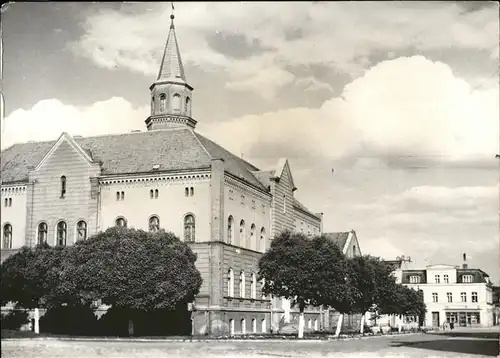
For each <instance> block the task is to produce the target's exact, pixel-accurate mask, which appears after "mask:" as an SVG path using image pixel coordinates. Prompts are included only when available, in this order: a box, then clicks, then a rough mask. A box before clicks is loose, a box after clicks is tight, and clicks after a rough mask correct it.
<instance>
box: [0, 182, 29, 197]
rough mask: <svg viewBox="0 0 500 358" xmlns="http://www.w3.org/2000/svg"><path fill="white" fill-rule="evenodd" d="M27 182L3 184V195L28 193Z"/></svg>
mask: <svg viewBox="0 0 500 358" xmlns="http://www.w3.org/2000/svg"><path fill="white" fill-rule="evenodd" d="M26 188H27V184H2V187H1V189H0V191H1V193H2V195H22V194H25V193H26Z"/></svg>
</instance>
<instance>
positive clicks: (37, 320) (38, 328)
mask: <svg viewBox="0 0 500 358" xmlns="http://www.w3.org/2000/svg"><path fill="white" fill-rule="evenodd" d="M34 318H35V333H36V334H39V333H40V325H39V321H40V312H39V311H38V308H35V314H34Z"/></svg>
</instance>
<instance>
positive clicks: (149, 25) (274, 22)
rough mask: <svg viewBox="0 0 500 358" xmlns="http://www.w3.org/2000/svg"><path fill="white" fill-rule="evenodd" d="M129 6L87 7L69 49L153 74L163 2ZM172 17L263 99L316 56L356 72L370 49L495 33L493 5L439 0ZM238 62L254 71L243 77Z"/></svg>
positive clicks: (493, 40) (423, 46)
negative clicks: (292, 69)
mask: <svg viewBox="0 0 500 358" xmlns="http://www.w3.org/2000/svg"><path fill="white" fill-rule="evenodd" d="M127 9H128V10H129V11H123V10H121V11H120V12H118V11H114V10H101V11H99V12H95V13H91V14H89V16H88V17H87V19H86V21H85V22H84V23H83V24H82V26H83V35H82V36H81V38H80V39H79V40H78V41H77V42H75V43H73V44H72V48H73V50H74V51H75V53H77V54H79V55H81V56H84V57H86V58H89V59H91V60H92V61H94V62H95V63H96V64H97V65H98V66H101V67H104V68H108V69H111V70H113V69H114V68H115V66H118V68H121V69H123V68H127V69H129V70H132V71H136V72H140V73H144V74H147V75H149V76H152V75H154V74H156V71H157V69H158V64H159V61H160V58H161V53H162V50H163V49H162V48H161V45H160V44H163V43H164V41H165V39H166V36H167V31H168V17H169V15H170V7H169V6H168V4H151V3H148V4H147V5H146V4H133V5H129V6H128V7H127ZM175 21H176V28H177V34H178V38H179V41H180V46H181V51H182V54H183V58H184V60H185V61H186V62H187V63H189V64H191V65H194V66H199V67H201V68H203V69H205V70H207V71H208V70H210V71H218V70H220V71H223V72H225V73H227V74H229V76H230V78H231V80H230V82H231V83H232V84H231V85H228V88H232V89H234V90H242V89H245V90H253V91H256V92H257V93H260V94H262V95H263V96H265V97H266V96H267V97H269V96H271V95H272V94H274V93H276V91H277V90H278V89H279V88H281V87H282V86H286V85H289V84H290V83H291V82H292V75H291V74H290V73H285V68H286V67H287V66H297V65H306V66H312V65H317V64H322V65H324V66H328V67H329V68H330V69H333V70H335V71H337V72H341V73H347V74H350V75H351V76H352V77H353V78H354V77H357V76H358V75H362V74H363V71H364V70H365V69H366V67H367V66H369V65H370V63H369V61H367V60H366V59H367V58H368V57H369V56H370V54H372V53H375V52H380V51H382V52H385V53H387V52H392V53H394V52H397V51H401V50H407V49H411V50H412V51H414V52H416V53H419V52H421V51H429V50H439V51H441V50H443V49H449V50H475V51H476V50H477V51H487V52H488V53H490V52H491V51H492V49H494V48H495V46H496V45H497V38H498V11H497V9H495V7H483V8H481V9H479V10H477V11H473V12H470V11H469V12H468V11H464V10H463V8H462V7H460V6H459V5H457V4H455V3H446V2H434V3H431V4H428V3H397V2H385V3H384V2H371V3H370V2H367V3H363V4H362V5H360V4H359V3H353V2H344V3H341V2H337V3H335V2H316V3H294V4H293V5H290V4H286V3H259V2H255V3H254V2H245V3H224V4H218V3H185V4H184V3H183V4H179V5H178V6H177V8H176V20H175ZM110 24H111V25H110ZM275 49H279V50H275ZM263 59H264V60H263ZM363 59H365V61H363ZM492 60H494V58H492ZM256 66H257V68H255V67H256ZM242 68H252V69H253V70H252V71H248V72H247V73H246V74H245V76H242V73H241V69H242ZM261 71H263V72H261ZM273 72H275V73H273ZM263 73H265V75H264V74H263ZM233 77H239V78H238V79H237V80H235V78H233ZM242 77H243V78H242ZM263 86H265V87H268V88H266V89H263V88H262V87H263ZM267 97H266V98H267Z"/></svg>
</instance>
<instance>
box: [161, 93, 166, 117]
mask: <svg viewBox="0 0 500 358" xmlns="http://www.w3.org/2000/svg"><path fill="white" fill-rule="evenodd" d="M165 108H167V96H166V95H165V93H162V94H161V95H160V113H165Z"/></svg>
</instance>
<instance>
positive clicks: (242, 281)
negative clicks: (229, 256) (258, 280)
mask: <svg viewBox="0 0 500 358" xmlns="http://www.w3.org/2000/svg"><path fill="white" fill-rule="evenodd" d="M239 288H240V297H242V298H245V272H244V271H241V272H240V287H239Z"/></svg>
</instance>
